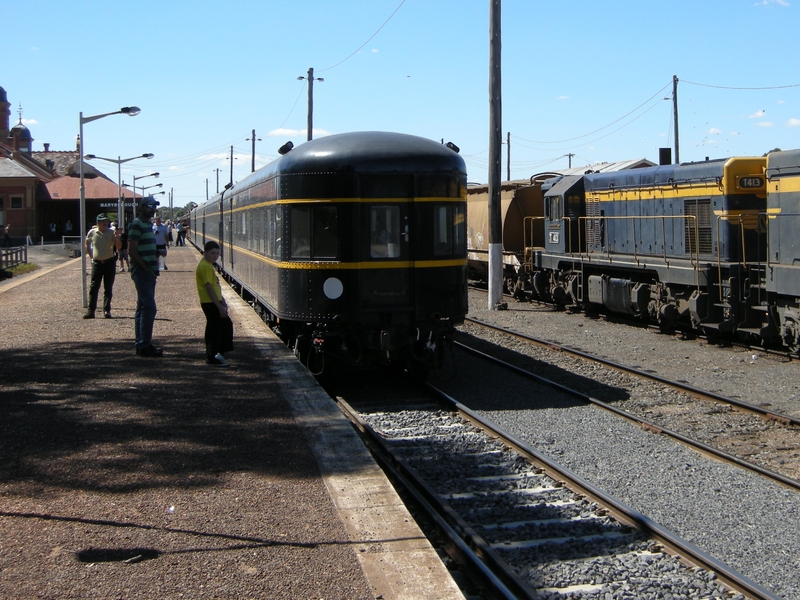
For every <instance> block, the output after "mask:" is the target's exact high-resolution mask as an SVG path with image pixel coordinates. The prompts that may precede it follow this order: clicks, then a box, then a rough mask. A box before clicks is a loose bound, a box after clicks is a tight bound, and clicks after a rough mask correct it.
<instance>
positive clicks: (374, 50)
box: [370, 48, 380, 54]
mask: <svg viewBox="0 0 800 600" xmlns="http://www.w3.org/2000/svg"><path fill="white" fill-rule="evenodd" d="M370 52H372V53H373V54H377V53H378V52H380V50H378V49H377V48H373V49H372V50H370Z"/></svg>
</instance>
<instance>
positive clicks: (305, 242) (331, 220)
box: [290, 206, 339, 260]
mask: <svg viewBox="0 0 800 600" xmlns="http://www.w3.org/2000/svg"><path fill="white" fill-rule="evenodd" d="M290 218H291V232H292V243H291V257H292V258H304V259H317V260H330V259H334V258H337V257H338V255H339V234H338V215H337V213H336V207H335V206H314V207H311V206H293V207H292V212H291V217H290Z"/></svg>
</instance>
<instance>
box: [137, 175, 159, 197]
mask: <svg viewBox="0 0 800 600" xmlns="http://www.w3.org/2000/svg"><path fill="white" fill-rule="evenodd" d="M159 175H161V173H150V175H141V176H139V177H137V176H136V175H134V176H133V201H134V203H135V202H136V180H137V179H144V178H145V177H155V178H156V179H158V176H159Z"/></svg>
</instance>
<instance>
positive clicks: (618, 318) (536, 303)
mask: <svg viewBox="0 0 800 600" xmlns="http://www.w3.org/2000/svg"><path fill="white" fill-rule="evenodd" d="M469 289H470V290H473V291H475V292H478V293H481V294H487V293H488V291H487V289H486V287H485V286H481V285H476V284H474V283H470V284H469ZM503 299H504V302H505V303H506V305H508V303H509V302H513V303H525V304H527V305H529V306H531V307H532V308H533V309H534V312H536V313H537V314H547V313H552V312H564V309H563V307H560V306H559V305H558V304H556V303H553V302H548V301H546V300H538V299H534V300H531V299H525V300H517V299H516V298H515V297H514V296H511V295H509V294H505V293H504V294H503ZM537 309H538V310H537ZM567 312H570V313H573V314H581V313H583V314H584V315H585V314H586V313H585V312H583V311H581V310H580V309H577V308H573V309H569V308H568V309H567ZM594 316H595V318H601V319H603V320H604V321H607V322H609V323H615V324H619V325H620V326H623V327H633V328H636V329H647V330H650V331H653V332H661V333H663V332H664V330H662V329H661V327H660V326H659V325H658V324H656V323H651V322H644V321H642V320H638V319H636V318H634V317H626V315H619V314H613V313H595V314H594ZM671 333H672V334H673V335H675V336H677V337H679V338H680V339H682V340H687V341H688V340H703V341H704V342H705V343H707V344H709V345H714V346H723V347H730V348H737V349H740V350H748V351H751V352H759V353H762V354H766V355H769V356H771V357H773V358H775V359H778V360H782V361H785V362H791V361H793V360H797V358H798V357H797V355H796V354H793V353H792V352H790V351H789V350H787V349H786V348H783V347H781V346H775V347H769V346H764V345H762V344H758V345H754V344H750V343H748V342H746V341H743V340H739V339H735V338H732V337H720V336H709V335H707V334H706V333H704V332H703V331H701V330H697V329H693V328H691V327H689V326H688V325H681V324H677V325H676V326H675V328H674V329H672V330H671Z"/></svg>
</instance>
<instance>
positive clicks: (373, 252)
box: [369, 206, 400, 258]
mask: <svg viewBox="0 0 800 600" xmlns="http://www.w3.org/2000/svg"><path fill="white" fill-rule="evenodd" d="M369 233H370V246H369V255H370V256H371V257H372V258H397V257H398V256H400V207H399V206H373V207H372V208H370V214H369Z"/></svg>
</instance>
